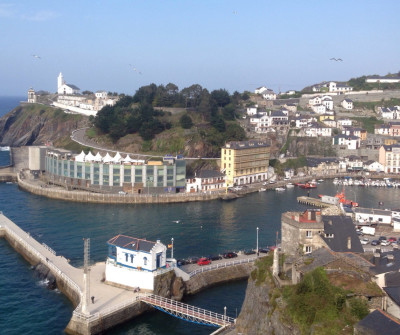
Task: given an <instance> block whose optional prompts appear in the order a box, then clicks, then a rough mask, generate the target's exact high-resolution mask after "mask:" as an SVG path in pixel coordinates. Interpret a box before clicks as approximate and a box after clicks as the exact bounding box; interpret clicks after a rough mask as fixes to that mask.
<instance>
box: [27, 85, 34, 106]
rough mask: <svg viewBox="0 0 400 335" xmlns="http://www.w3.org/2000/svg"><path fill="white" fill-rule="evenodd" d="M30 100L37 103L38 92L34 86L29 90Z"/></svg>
mask: <svg viewBox="0 0 400 335" xmlns="http://www.w3.org/2000/svg"><path fill="white" fill-rule="evenodd" d="M28 102H29V103H31V104H34V103H36V93H35V91H34V89H33V88H32V87H31V88H30V89H29V91H28Z"/></svg>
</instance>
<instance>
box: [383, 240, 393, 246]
mask: <svg viewBox="0 0 400 335" xmlns="http://www.w3.org/2000/svg"><path fill="white" fill-rule="evenodd" d="M390 244H391V243H390V242H389V241H388V240H382V241H381V245H383V246H388V245H390Z"/></svg>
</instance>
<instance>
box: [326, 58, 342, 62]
mask: <svg viewBox="0 0 400 335" xmlns="http://www.w3.org/2000/svg"><path fill="white" fill-rule="evenodd" d="M329 60H334V61H336V62H343V59H341V58H330V59H329Z"/></svg>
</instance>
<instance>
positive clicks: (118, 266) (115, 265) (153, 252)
mask: <svg viewBox="0 0 400 335" xmlns="http://www.w3.org/2000/svg"><path fill="white" fill-rule="evenodd" d="M107 245H108V256H107V261H106V273H105V280H106V282H108V283H113V284H116V285H121V286H126V287H132V288H133V287H139V288H141V289H146V290H153V289H154V277H155V276H156V275H157V270H159V269H162V268H166V267H167V247H166V246H165V245H164V244H162V243H161V242H160V241H159V240H158V241H157V242H151V241H147V240H146V239H138V238H134V237H130V236H125V235H117V236H115V237H113V238H112V239H110V240H109V241H108V242H107Z"/></svg>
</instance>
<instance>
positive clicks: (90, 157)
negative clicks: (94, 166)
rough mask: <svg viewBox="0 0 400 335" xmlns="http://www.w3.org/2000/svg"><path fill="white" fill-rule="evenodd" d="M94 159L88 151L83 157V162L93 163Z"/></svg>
mask: <svg viewBox="0 0 400 335" xmlns="http://www.w3.org/2000/svg"><path fill="white" fill-rule="evenodd" d="M94 159H95V156H93V154H92V152H91V151H89V153H88V154H87V155H86V157H85V161H86V162H93V161H94Z"/></svg>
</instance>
